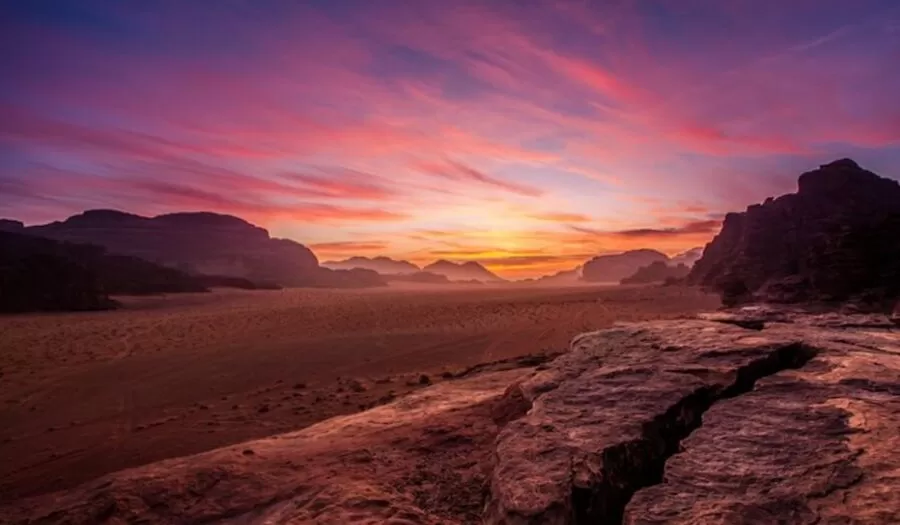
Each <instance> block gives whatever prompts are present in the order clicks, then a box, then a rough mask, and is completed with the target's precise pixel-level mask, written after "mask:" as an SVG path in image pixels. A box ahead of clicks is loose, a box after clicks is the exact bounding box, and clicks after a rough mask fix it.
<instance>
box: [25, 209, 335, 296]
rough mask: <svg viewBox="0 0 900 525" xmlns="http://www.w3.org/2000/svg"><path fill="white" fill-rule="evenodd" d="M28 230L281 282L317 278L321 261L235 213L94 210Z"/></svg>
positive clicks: (202, 270) (182, 266) (201, 270)
mask: <svg viewBox="0 0 900 525" xmlns="http://www.w3.org/2000/svg"><path fill="white" fill-rule="evenodd" d="M25 231H26V232H27V233H29V234H32V235H39V236H41V237H47V238H51V239H56V240H62V241H69V242H76V243H87V244H96V245H99V246H103V247H105V248H106V249H107V250H109V252H110V253H114V254H120V255H130V256H133V257H139V258H141V259H144V260H147V261H150V262H154V263H157V264H161V265H164V266H169V267H172V268H176V269H179V270H182V271H184V272H187V273H192V274H209V275H223V276H230V277H244V278H247V279H250V280H254V281H265V282H276V283H278V284H282V285H298V286H299V285H312V284H316V282H315V281H316V278H317V272H318V268H319V265H318V261H317V259H316V256H315V255H313V253H312V252H311V251H310V250H309V249H308V248H306V247H305V246H303V245H302V244H299V243H296V242H293V241H290V240H286V239H273V238H271V237H269V233H268V232H267V231H266V230H264V229H263V228H260V227H257V226H254V225H252V224H250V223H248V222H246V221H244V220H242V219H239V218H237V217H232V216H230V215H219V214H215V213H206V212H201V213H173V214H168V215H160V216H157V217H142V216H139V215H134V214H130V213H124V212H120V211H114V210H90V211H86V212H84V213H82V214H80V215H75V216H73V217H70V218H68V219H66V220H65V221H62V222H53V223H50V224H45V225H40V226H31V227H28V228H26V229H25Z"/></svg>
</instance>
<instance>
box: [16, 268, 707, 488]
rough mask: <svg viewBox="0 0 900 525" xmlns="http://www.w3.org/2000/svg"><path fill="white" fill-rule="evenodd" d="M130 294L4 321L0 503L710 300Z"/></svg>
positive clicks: (380, 398)
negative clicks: (116, 306) (81, 308)
mask: <svg viewBox="0 0 900 525" xmlns="http://www.w3.org/2000/svg"><path fill="white" fill-rule="evenodd" d="M124 302H125V308H123V309H121V310H118V311H114V312H98V313H76V314H39V315H23V316H8V317H2V318H0V501H9V500H13V499H17V498H20V497H25V496H31V495H36V494H41V493H45V492H49V491H54V490H60V489H64V488H68V487H72V486H74V485H76V484H78V483H81V482H84V481H87V480H89V479H93V478H96V477H98V476H100V475H103V474H105V473H108V472H113V471H116V470H121V469H123V468H128V467H133V466H137V465H142V464H146V463H150V462H153V461H157V460H160V459H164V458H169V457H175V456H183V455H187V454H194V453H198V452H202V451H206V450H210V449H213V448H217V447H221V446H225V445H229V444H234V443H239V442H241V441H245V440H249V439H255V438H260V437H264V436H268V435H272V434H277V433H282V432H286V431H290V430H296V429H300V428H303V427H306V426H308V425H310V424H312V423H315V422H318V421H321V420H324V419H327V418H330V417H333V416H336V415H340V414H347V413H352V412H356V411H359V410H362V409H365V408H368V407H371V406H373V405H377V404H380V403H383V402H385V401H387V400H390V399H392V398H394V397H396V396H401V395H403V394H405V393H408V392H410V391H412V390H416V389H418V388H421V387H422V386H424V385H426V384H429V383H437V382H441V381H449V380H453V379H454V378H455V377H458V376H460V375H464V374H465V373H466V371H467V370H468V369H470V368H471V367H474V366H476V365H479V364H483V363H491V362H504V361H507V362H508V361H511V360H516V359H517V358H522V357H523V356H539V355H547V354H554V353H559V352H563V351H565V349H566V348H567V346H568V342H569V340H570V339H571V338H572V337H573V336H574V335H576V334H578V333H581V332H584V331H589V330H595V329H599V328H604V327H608V326H610V325H611V324H612V323H614V322H616V321H637V320H646V319H660V318H671V317H677V316H680V315H684V314H690V313H692V312H697V311H704V310H711V309H713V308H715V307H717V306H718V305H719V302H718V299H717V298H715V297H713V296H710V295H707V294H703V293H701V292H699V291H696V290H691V289H685V288H678V287H668V288H660V287H647V288H640V287H633V288H629V287H603V286H595V287H571V288H548V287H537V286H531V287H525V286H521V287H517V286H503V287H486V286H454V287H453V288H452V289H447V288H442V287H437V288H434V287H432V288H427V287H416V286H409V285H407V286H400V287H392V288H386V289H376V290H362V291H360V290H356V291H352V290H340V291H329V290H302V289H289V290H281V291H260V292H248V291H224V290H223V291H216V292H213V293H208V294H190V295H172V296H160V297H146V298H138V299H136V298H128V299H124ZM494 366H495V368H496V367H500V368H502V367H503V366H505V365H504V364H502V363H501V364H497V365H494Z"/></svg>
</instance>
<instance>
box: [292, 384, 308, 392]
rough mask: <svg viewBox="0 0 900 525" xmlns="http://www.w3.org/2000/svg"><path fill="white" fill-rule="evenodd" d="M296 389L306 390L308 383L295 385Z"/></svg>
mask: <svg viewBox="0 0 900 525" xmlns="http://www.w3.org/2000/svg"><path fill="white" fill-rule="evenodd" d="M294 388H295V389H296V390H302V389H304V388H306V383H294Z"/></svg>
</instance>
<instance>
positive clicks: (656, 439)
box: [572, 343, 817, 525]
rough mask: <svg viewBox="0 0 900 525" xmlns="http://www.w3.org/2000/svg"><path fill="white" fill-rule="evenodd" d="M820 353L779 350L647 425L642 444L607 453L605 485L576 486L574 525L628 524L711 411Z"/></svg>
mask: <svg viewBox="0 0 900 525" xmlns="http://www.w3.org/2000/svg"><path fill="white" fill-rule="evenodd" d="M816 353H817V352H816V350H815V349H813V348H811V347H808V346H805V345H802V344H799V343H798V344H793V345H789V346H785V347H782V348H779V349H777V350H775V351H774V352H772V353H770V354H768V355H766V356H765V357H763V358H762V359H758V360H755V361H752V362H750V363H749V364H747V365H745V366H743V367H740V368H738V369H737V374H736V377H735V380H734V382H733V383H732V384H731V385H729V386H728V387H726V388H724V389H721V388H716V387H715V386H704V387H701V388H698V389H697V390H695V391H693V392H691V393H690V394H689V395H688V396H686V397H684V398H682V399H681V400H679V401H678V402H677V403H675V404H674V405H672V407H671V408H669V410H667V411H666V412H665V413H663V414H660V415H659V416H657V417H655V418H653V420H652V421H650V422H648V423H646V424H644V425H643V428H642V432H641V433H642V436H641V438H640V439H638V440H636V441H630V442H627V443H622V444H620V445H617V446H614V447H611V448H608V449H606V450H604V451H603V453H602V454H603V459H602V465H603V469H602V472H601V473H600V476H599V478H600V483H599V484H593V485H591V486H587V487H578V486H574V487H573V491H572V509H573V514H574V516H573V517H574V521H573V523H575V524H576V525H580V524H595V523H603V524H620V523H622V518H623V514H624V511H625V506H626V505H627V504H628V502H629V500H630V499H631V497H632V496H633V495H634V493H635V492H637V491H638V490H640V489H643V488H646V487H649V486H651V485H656V484H658V483H661V482H662V480H663V472H664V470H665V464H666V461H667V460H668V459H669V458H670V457H672V456H673V455H675V454H676V453H678V452H679V449H680V445H681V441H682V440H683V439H685V438H686V437H688V436H689V435H690V434H691V433H692V432H693V431H694V430H696V429H697V428H699V427H700V426H701V425H702V424H703V420H702V418H703V414H704V413H705V412H706V411H707V410H709V409H710V408H711V407H712V406H713V405H714V404H715V403H717V402H719V401H721V400H724V399H729V398H733V397H735V396H739V395H741V394H745V393H747V392H750V391H752V390H753V387H754V385H755V384H756V382H757V381H758V380H760V379H762V378H764V377H767V376H770V375H773V374H776V373H778V372H781V371H783V370H789V369H797V368H800V367H802V366H803V365H805V364H806V363H807V362H809V360H811V359H812V358H813V357H815V355H816ZM576 479H577V476H576Z"/></svg>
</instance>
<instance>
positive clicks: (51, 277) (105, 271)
mask: <svg viewBox="0 0 900 525" xmlns="http://www.w3.org/2000/svg"><path fill="white" fill-rule="evenodd" d="M202 291H206V287H205V286H204V284H203V283H202V282H199V281H198V280H197V279H196V278H195V277H193V276H190V275H187V274H185V273H183V272H180V271H178V270H175V269H173V268H166V267H163V266H159V265H157V264H153V263H151V262H148V261H145V260H142V259H138V258H136V257H131V256H127V255H110V254H108V253H106V251H105V250H104V248H102V247H100V246H92V245H86V244H72V243H67V242H58V241H53V240H50V239H42V238H40V237H35V236H33V235H22V234H17V233H10V232H0V311H2V312H31V311H71V310H75V311H77V310H102V309H106V308H112V307H113V306H114V305H115V303H114V302H113V301H111V300H110V299H109V295H111V294H112V295H117V294H121V295H142V294H156V293H176V292H202Z"/></svg>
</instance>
